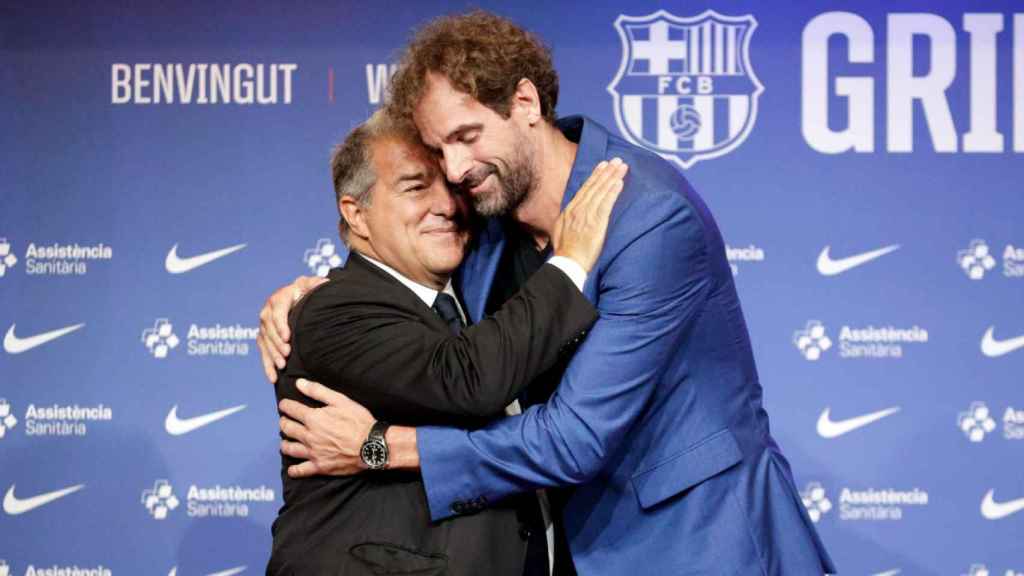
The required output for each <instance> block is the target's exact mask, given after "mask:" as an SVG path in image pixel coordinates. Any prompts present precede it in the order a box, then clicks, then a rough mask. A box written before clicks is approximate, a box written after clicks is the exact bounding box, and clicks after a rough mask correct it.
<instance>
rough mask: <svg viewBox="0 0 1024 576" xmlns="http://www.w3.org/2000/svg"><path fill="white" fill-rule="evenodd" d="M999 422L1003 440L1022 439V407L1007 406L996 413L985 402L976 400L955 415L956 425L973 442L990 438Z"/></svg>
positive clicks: (1023, 437)
mask: <svg viewBox="0 0 1024 576" xmlns="http://www.w3.org/2000/svg"><path fill="white" fill-rule="evenodd" d="M1000 414H1001V417H1000ZM997 418H999V421H998V422H997V420H996V419H997ZM1000 423H1001V424H1002V432H1001V434H999V436H1001V437H1002V438H1003V439H1004V440H1024V409H1018V408H1016V407H1014V406H1007V407H1006V409H1005V410H1002V411H1001V412H998V413H997V412H993V411H992V410H989V407H988V404H986V403H985V402H982V401H976V402H971V405H970V406H968V407H967V409H966V410H964V411H963V412H959V413H958V414H957V417H956V424H957V427H958V428H960V431H961V432H963V433H964V436H965V437H966V438H967V439H968V440H969V441H970V442H972V443H975V444H977V443H980V442H983V441H985V440H986V439H988V438H991V437H992V436H993V434H995V433H996V430H997V428H999V425H1000Z"/></svg>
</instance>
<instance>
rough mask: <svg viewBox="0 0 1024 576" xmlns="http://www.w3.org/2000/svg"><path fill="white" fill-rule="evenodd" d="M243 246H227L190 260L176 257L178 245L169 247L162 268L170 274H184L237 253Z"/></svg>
mask: <svg viewBox="0 0 1024 576" xmlns="http://www.w3.org/2000/svg"><path fill="white" fill-rule="evenodd" d="M245 246H246V245H245V244H235V245H234V246H228V247H227V248H222V249H220V250H214V251H213V252H207V253H205V254H200V255H198V256H192V257H190V258H179V257H178V245H177V244H175V245H174V246H171V251H170V252H168V253H167V259H166V260H165V261H164V267H165V268H167V271H168V272H170V273H171V274H184V273H185V272H188V271H189V270H195V269H196V268H199V267H200V266H205V265H206V264H209V263H210V262H213V261H214V260H216V259H217V258H223V257H225V256H227V255H228V254H231V253H232V252H238V251H239V250H241V249H242V248H245Z"/></svg>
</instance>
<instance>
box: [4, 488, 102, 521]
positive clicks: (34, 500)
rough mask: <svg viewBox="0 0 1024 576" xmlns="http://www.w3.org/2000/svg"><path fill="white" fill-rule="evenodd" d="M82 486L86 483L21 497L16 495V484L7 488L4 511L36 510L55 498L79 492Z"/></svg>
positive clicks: (11, 513)
mask: <svg viewBox="0 0 1024 576" xmlns="http://www.w3.org/2000/svg"><path fill="white" fill-rule="evenodd" d="M82 488H85V484H78V485H77V486H71V487H68V488H64V489H62V490H55V491H53V492H47V493H46V494H40V495H38V496H33V497H31V498H25V499H21V498H18V497H17V496H15V495H14V484H11V487H10V488H9V489H8V490H7V495H6V496H4V512H7V513H8V514H10V515H12V516H13V515H15V514H24V513H25V512H28V511H30V510H35V509H36V508H39V507H40V506H45V505H46V504H49V503H50V502H53V501H54V500H57V499H59V498H63V497H65V496H67V495H68V494H71V493H72V492H78V491H79V490H81V489H82Z"/></svg>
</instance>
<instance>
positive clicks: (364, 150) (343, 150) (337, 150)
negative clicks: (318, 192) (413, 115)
mask: <svg viewBox="0 0 1024 576" xmlns="http://www.w3.org/2000/svg"><path fill="white" fill-rule="evenodd" d="M413 134H414V133H413V132H412V128H411V127H410V126H409V125H407V124H406V123H404V122H401V121H398V120H396V119H395V118H393V117H392V116H391V115H389V114H387V113H386V112H385V111H384V110H378V111H376V112H374V113H373V116H370V118H369V119H368V120H367V121H366V122H363V123H362V124H360V125H359V126H356V128H355V129H354V130H352V131H351V132H349V134H348V136H346V137H345V140H344V141H342V142H341V144H338V145H337V146H335V147H334V150H333V151H332V152H331V178H332V180H333V181H334V202H335V205H336V206H337V207H338V215H339V218H338V232H339V233H340V234H341V239H342V240H344V241H345V243H346V244H348V232H349V227H348V222H346V221H345V216H344V215H343V214H341V198H342V197H343V196H348V197H350V198H352V199H353V200H355V201H356V203H358V204H359V205H360V206H363V207H366V206H369V205H370V196H371V195H370V190H371V189H372V188H373V186H374V184H376V183H377V174H376V172H374V170H373V143H374V142H376V141H378V140H380V139H382V138H386V137H396V138H402V139H409V138H415V136H414V135H413Z"/></svg>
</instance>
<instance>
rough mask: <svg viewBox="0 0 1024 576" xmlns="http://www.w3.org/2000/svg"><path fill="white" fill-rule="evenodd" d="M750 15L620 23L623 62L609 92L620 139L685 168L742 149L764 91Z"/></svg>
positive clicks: (660, 16)
mask: <svg viewBox="0 0 1024 576" xmlns="http://www.w3.org/2000/svg"><path fill="white" fill-rule="evenodd" d="M756 28H757V21H756V20H755V19H754V17H753V16H751V15H749V14H748V15H746V16H740V17H735V16H723V15H721V14H719V13H717V12H715V11H713V10H707V11H705V12H704V13H702V14H700V15H699V16H695V17H692V18H680V17H677V16H674V15H672V14H670V13H668V12H666V11H665V10H659V11H657V12H654V13H653V14H649V15H647V16H626V15H620V16H619V17H618V19H616V21H615V29H616V30H617V31H618V33H619V37H620V39H621V40H622V62H621V64H620V65H619V71H618V73H617V74H616V76H615V79H614V80H612V83H611V84H610V85H609V86H608V91H609V93H611V95H612V97H613V98H614V102H615V120H616V123H617V124H618V126H619V131H620V132H621V133H622V134H623V136H624V137H625V138H626V139H627V140H629V141H631V142H633V143H634V144H637V145H640V146H644V147H646V148H650V149H652V150H654V151H656V152H658V153H659V154H661V155H662V156H663V157H665V158H666V159H669V160H672V161H674V162H676V163H677V164H679V165H680V166H681V167H683V168H689V167H690V166H692V165H693V164H694V163H696V162H698V161H699V160H703V159H708V158H715V157H717V156H721V155H723V154H726V153H728V152H730V151H731V150H733V149H734V148H735V147H736V146H739V144H740V143H742V142H743V140H745V139H746V137H747V135H748V134H750V130H751V129H752V128H753V126H754V121H755V120H756V118H757V99H758V96H760V94H761V93H762V92H763V91H764V87H763V86H762V85H761V82H760V81H759V80H758V79H757V76H756V75H754V71H753V70H752V69H751V67H750V58H749V49H750V37H751V35H752V34H753V32H754V30H755V29H756Z"/></svg>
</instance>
